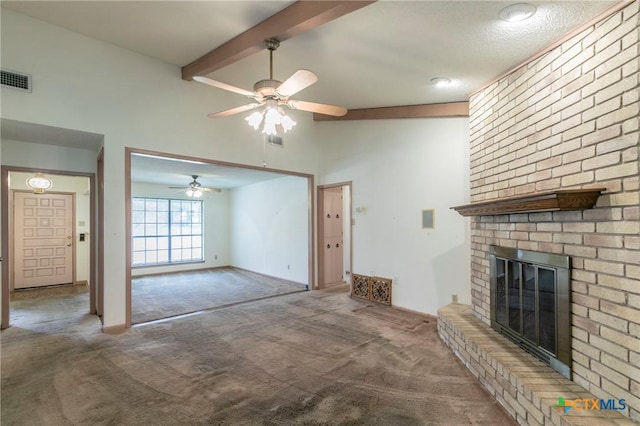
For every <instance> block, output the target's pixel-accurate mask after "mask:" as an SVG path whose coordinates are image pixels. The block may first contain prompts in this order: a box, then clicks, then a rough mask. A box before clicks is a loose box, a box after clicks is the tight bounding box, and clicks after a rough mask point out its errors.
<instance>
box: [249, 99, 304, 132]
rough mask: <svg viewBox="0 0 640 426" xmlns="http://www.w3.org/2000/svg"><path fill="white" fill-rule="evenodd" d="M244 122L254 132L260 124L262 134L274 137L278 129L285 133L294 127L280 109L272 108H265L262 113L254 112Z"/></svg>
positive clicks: (290, 119)
mask: <svg viewBox="0 0 640 426" xmlns="http://www.w3.org/2000/svg"><path fill="white" fill-rule="evenodd" d="M245 120H246V121H247V123H249V125H250V126H251V127H253V128H254V129H255V130H258V128H259V127H260V124H261V123H262V124H263V126H262V133H264V134H266V135H276V134H277V133H278V129H279V128H281V129H282V130H283V131H284V132H285V133H287V132H288V131H289V130H291V129H292V128H293V126H295V125H296V122H295V121H293V119H292V118H291V117H289V116H288V115H287V114H285V112H284V111H283V109H282V108H279V107H273V106H270V107H267V108H265V109H264V110H263V111H262V112H258V111H254V112H253V113H252V114H251V115H250V116H248V117H246V118H245Z"/></svg>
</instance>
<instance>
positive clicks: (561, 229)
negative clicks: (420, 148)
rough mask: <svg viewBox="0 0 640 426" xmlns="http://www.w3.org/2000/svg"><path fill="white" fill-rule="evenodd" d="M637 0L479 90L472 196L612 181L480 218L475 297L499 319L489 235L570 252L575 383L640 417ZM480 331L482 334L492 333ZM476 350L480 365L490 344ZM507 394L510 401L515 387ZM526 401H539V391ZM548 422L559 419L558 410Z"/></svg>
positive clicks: (511, 243)
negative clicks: (558, 204)
mask: <svg viewBox="0 0 640 426" xmlns="http://www.w3.org/2000/svg"><path fill="white" fill-rule="evenodd" d="M638 5H639V2H638V0H635V1H633V2H631V3H627V4H626V6H624V7H622V8H621V9H620V10H618V11H617V12H615V13H613V14H612V15H610V16H608V17H607V18H605V19H603V20H602V21H600V22H599V23H597V24H595V25H592V26H590V27H589V28H587V29H585V30H583V31H581V32H580V33H578V34H576V35H574V36H572V37H571V38H569V39H567V40H566V41H564V42H562V43H561V44H559V45H558V46H557V47H555V48H553V49H552V50H550V51H548V52H547V53H545V54H544V55H542V56H540V57H538V58H537V59H535V60H533V61H531V62H529V63H528V64H526V65H524V66H522V67H520V68H518V69H517V70H515V71H513V72H512V73H510V74H508V75H506V76H505V77H503V78H501V79H499V80H498V81H496V82H494V83H493V84H491V85H490V86H488V87H486V88H484V89H482V90H480V91H479V92H476V93H474V94H473V95H472V96H471V98H470V128H471V138H470V140H471V143H470V160H471V171H470V181H471V199H470V202H471V203H478V202H484V201H488V200H497V199H502V198H505V197H513V196H519V195H527V194H536V193H541V192H546V191H553V190H559V189H562V190H564V189H576V188H595V187H598V188H606V190H605V191H604V192H603V193H602V194H601V195H600V196H599V198H598V200H597V204H596V205H595V206H594V208H592V209H584V210H583V209H577V210H570V211H555V212H550V211H547V212H535V213H515V214H496V215H486V216H477V217H472V218H471V220H470V226H471V296H472V304H471V306H470V307H469V308H468V311H469V313H472V314H473V317H474V318H475V320H476V321H477V322H478V323H479V324H481V325H487V326H488V325H490V324H491V313H490V287H491V286H490V252H489V251H490V246H500V247H507V248H514V249H521V250H529V251H535V252H547V253H554V254H559V255H563V256H569V257H570V258H571V273H570V297H571V318H570V323H571V336H572V337H571V361H572V362H571V364H572V374H571V381H572V382H570V383H572V384H573V386H578V388H577V389H575V391H576V392H580V391H584V392H588V393H590V394H592V395H594V396H595V397H596V398H601V399H616V400H619V399H624V400H625V401H626V408H625V409H624V410H620V411H619V413H620V414H622V415H623V416H626V417H628V418H630V419H632V420H634V421H636V422H640V236H639V235H640V190H639V187H640V184H639V170H638V169H639V160H638V151H639V147H640V131H639V128H640V118H639V115H640V100H639V99H640V96H639V95H640V84H639V81H640V72H639V64H640V53H639V52H640V47H639V46H640V45H639V42H638V39H639V33H640V30H639V24H638V22H639V12H638V9H639V6H638ZM453 308H455V309H454V310H457V311H458V312H461V310H463V309H462V308H461V307H451V309H453ZM465 318H466V317H465ZM467 320H468V318H467V319H465V321H467ZM442 322H443V329H442V330H441V336H442V337H443V339H444V340H445V342H447V344H450V345H451V346H452V348H453V347H454V341H455V337H456V336H455V335H454V334H455V333H456V332H454V331H451V333H452V334H451V335H449V334H448V332H446V331H445V328H446V327H448V326H453V322H455V321H451V320H450V319H443V320H442ZM465 324H466V325H464V326H461V327H462V328H465V329H468V330H474V333H479V332H480V330H481V329H482V330H483V331H482V333H485V331H484V328H482V327H480V326H478V327H475V326H472V325H469V324H467V323H466V322H465ZM445 326H446V327H445ZM443 333H444V334H443ZM488 335H490V334H487V336H488ZM482 336H483V337H482V338H480V340H478V341H486V340H487V338H486V336H485V335H484V334H483V335H482ZM458 337H460V338H461V339H462V338H463V336H461V335H460V336H458ZM498 340H499V341H500V342H501V340H500V339H498ZM474 342H475V343H473V344H472V345H470V346H469V347H470V348H473V347H474V345H476V344H477V342H476V341H474ZM455 345H458V343H455ZM456 347H457V346H456ZM454 350H457V349H455V348H454ZM501 350H503V349H501ZM509 351H511V349H509ZM477 352H479V353H480V356H479V357H478V361H477V363H478V366H480V365H481V364H482V362H481V360H482V359H483V357H482V354H483V353H484V350H483V349H478V350H477ZM459 356H460V354H459ZM465 363H466V362H465ZM485 363H489V364H490V363H491V361H487V360H486V359H485ZM469 365H470V363H469ZM478 368H479V367H478ZM536 368H537V367H536ZM476 370H477V369H476ZM489 370H490V369H489ZM489 370H483V371H489ZM483 374H484V373H483ZM507 377H509V375H507ZM479 378H480V377H479ZM480 380H481V381H482V382H483V383H485V385H486V383H488V382H490V381H492V380H493V381H498V379H497V378H496V377H495V375H494V377H493V378H488V377H485V378H480ZM516 388H517V386H516ZM538 389H541V388H540V387H539V386H538ZM542 390H543V389H542ZM520 391H521V392H523V390H520ZM514 392H515V393H514V395H511V396H510V398H511V399H513V400H514V401H520V397H519V395H518V390H517V389H516V390H515V391H514ZM492 393H493V394H495V393H496V392H495V391H493V392H492ZM498 399H499V401H500V400H501V403H503V405H505V406H506V405H507V403H506V402H505V399H506V397H505V396H503V395H500V397H499V398H498ZM523 399H526V398H524V397H523ZM527 401H528V402H527V403H529V404H531V403H532V401H533V399H531V398H529V399H527ZM524 404H525V403H524V402H523V403H522V404H520V406H519V410H524V411H522V412H521V411H516V410H515V409H513V408H510V409H509V410H510V412H511V413H512V414H514V416H516V417H518V418H519V419H520V420H522V419H526V420H522V421H524V422H527V423H531V424H534V423H535V422H536V421H537V422H539V423H543V422H544V419H543V418H542V417H544V415H543V416H542V417H540V414H539V413H537V414H536V416H535V417H532V418H530V419H528V418H527V416H526V413H527V412H528V411H532V410H533V408H531V410H528V409H526V408H524V409H523V408H522V407H523V406H524ZM533 405H535V404H533ZM543 411H544V410H543ZM547 411H548V410H547ZM540 420H543V421H542V422H541V421H540ZM547 421H550V422H551V423H556V421H557V422H560V420H558V417H557V416H556V418H555V420H552V419H551V416H550V417H549V419H548V420H547Z"/></svg>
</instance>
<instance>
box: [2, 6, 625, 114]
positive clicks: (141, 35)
mask: <svg viewBox="0 0 640 426" xmlns="http://www.w3.org/2000/svg"><path fill="white" fill-rule="evenodd" d="M291 3H292V2H288V1H286V2H277V1H276V2H273V1H170V2H166V1H142V2H140V1H18V2H12V1H3V2H2V7H6V8H9V9H12V10H15V11H18V12H21V13H25V14H27V15H30V16H33V17H35V18H38V19H41V20H44V21H47V22H51V23H53V24H55V25H59V26H62V27H65V28H68V29H70V30H72V31H76V32H80V33H82V34H86V35H88V36H91V37H94V38H97V39H100V40H104V41H106V42H109V43H113V44H115V45H118V46H121V47H125V48H127V49H131V50H134V51H136V52H140V53H142V54H145V55H148V56H152V57H155V58H159V59H161V60H163V61H166V62H169V63H173V64H175V65H179V66H183V65H186V64H188V63H189V62H191V61H193V60H194V59H197V58H199V57H200V56H202V55H204V54H205V53H207V52H209V51H210V50H212V49H214V48H216V47H218V46H220V45H221V44H223V43H224V42H226V41H228V40H230V39H232V38H233V37H235V36H237V35H238V34H240V33H242V32H243V31H245V30H247V29H249V28H251V27H252V26H254V25H255V24H257V23H258V22H260V21H262V20H264V19H265V18H267V17H269V16H271V15H273V14H274V13H276V12H278V11H279V10H281V9H283V8H285V7H286V6H288V5H290V4H291ZM511 3H517V1H514V2H506V1H379V2H377V3H374V4H371V5H369V6H366V7H364V8H362V9H359V10H357V11H355V12H353V13H351V14H348V15H346V16H343V17H341V18H338V19H337V20H335V21H332V22H329V23H328V24H325V25H322V26H320V27H318V28H316V29H313V30H311V31H308V32H305V33H302V34H300V35H298V36H296V37H294V38H292V39H289V40H287V41H285V42H283V43H282V45H281V46H280V48H279V49H278V51H276V53H275V70H274V72H275V77H276V78H277V79H279V80H284V79H285V78H286V77H288V76H289V75H290V74H292V73H293V72H294V71H295V70H297V69H300V68H306V69H310V70H312V71H314V72H315V73H316V74H318V76H319V78H320V80H319V82H318V83H316V84H315V85H313V86H311V87H309V88H308V89H305V90H304V91H303V92H301V93H300V94H299V96H296V97H298V98H300V99H302V100H310V101H316V102H323V103H330V104H338V105H344V106H346V107H348V108H352V109H353V108H365V107H381V106H396V105H411V104H424V103H441V102H451V101H464V100H466V99H467V98H468V96H469V94H470V93H471V92H473V91H474V90H476V89H478V88H479V87H481V86H482V85H483V84H485V83H486V82H488V81H490V80H492V79H494V78H495V77H497V76H498V75H500V74H501V73H502V72H504V71H505V70H507V69H509V68H511V67H513V66H514V65H516V64H519V63H520V62H522V61H523V60H525V59H527V58H528V57H530V56H531V55H533V54H535V53H536V52H538V51H540V50H541V49H542V48H544V47H545V46H547V45H549V44H551V43H552V42H554V41H556V40H557V39H559V38H560V37H562V36H563V35H565V34H566V33H568V32H569V31H570V30H572V29H574V28H576V27H578V26H579V25H581V24H583V23H585V22H587V21H589V19H590V18H592V17H594V16H595V15H597V14H598V13H599V12H601V11H603V10H604V9H606V8H607V7H609V6H611V5H612V4H613V3H615V2H613V1H597V0H590V1H533V2H531V3H532V4H534V5H536V7H537V13H536V14H535V15H534V16H533V17H532V18H531V19H529V20H527V21H524V22H519V23H507V22H504V21H501V20H500V19H499V12H500V10H501V9H502V8H504V7H505V6H507V5H509V4H511ZM210 76H211V77H212V78H215V79H217V80H220V81H223V82H227V83H230V84H233V85H236V86H239V87H242V88H246V89H251V88H252V86H253V83H255V82H256V81H257V80H261V79H263V78H266V77H268V54H267V53H266V51H265V52H261V53H258V54H255V55H253V56H250V57H248V58H246V59H244V60H241V61H239V62H236V63H235V64H232V65H230V66H227V67H226V68H223V69H221V70H218V71H216V72H214V73H213V74H211V75H210ZM438 76H443V77H448V78H450V79H452V80H453V84H452V85H451V86H450V87H447V88H436V87H435V86H433V85H432V84H431V83H430V80H431V78H433V77H438ZM193 84H199V83H195V82H194V83H193ZM202 90H208V91H217V90H218V89H214V88H210V87H207V86H204V85H203V87H202ZM212 93H215V92H212ZM243 100H244V99H243V98H242V97H239V98H238V103H237V105H239V104H241V103H242V101H243ZM229 106H230V107H231V106H235V105H229ZM207 112H211V111H207Z"/></svg>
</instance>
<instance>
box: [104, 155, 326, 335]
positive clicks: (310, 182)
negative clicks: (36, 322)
mask: <svg viewBox="0 0 640 426" xmlns="http://www.w3.org/2000/svg"><path fill="white" fill-rule="evenodd" d="M134 154H141V155H151V156H155V157H164V158H170V159H174V160H182V161H193V162H199V163H206V164H214V165H219V166H227V167H235V168H239V169H249V170H261V171H266V172H274V173H279V174H282V175H287V176H297V177H301V178H305V179H306V180H307V194H308V207H307V211H308V216H307V222H308V226H307V230H308V240H309V241H308V250H309V255H308V260H307V263H308V265H309V266H308V280H307V281H308V283H309V288H310V289H317V288H318V287H317V283H315V282H314V277H315V270H314V266H315V262H314V259H315V248H316V244H315V241H314V238H315V233H314V232H313V230H314V229H313V213H314V211H315V208H314V199H313V188H314V186H315V184H314V175H311V174H308V173H300V172H294V171H290V170H280V169H272V168H270V167H265V166H252V165H249V164H240V163H231V162H228V161H220V160H212V159H208V158H200V157H191V156H188V155H181V154H172V153H167V152H161V151H154V150H149V149H141V148H131V147H125V148H124V180H125V188H124V204H125V209H124V213H125V240H126V242H125V323H124V328H125V329H126V328H130V327H131V325H132V323H131V279H132V274H131V269H132V267H131V247H132V242H131V235H132V230H131V227H132V226H131V216H132V213H131V183H132V181H131V156H132V155H134ZM116 327H118V328H117V329H118V330H120V327H121V326H116Z"/></svg>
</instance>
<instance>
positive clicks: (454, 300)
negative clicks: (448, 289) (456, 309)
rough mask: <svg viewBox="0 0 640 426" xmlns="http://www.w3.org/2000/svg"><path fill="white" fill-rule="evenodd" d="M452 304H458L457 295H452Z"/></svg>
mask: <svg viewBox="0 0 640 426" xmlns="http://www.w3.org/2000/svg"><path fill="white" fill-rule="evenodd" d="M451 303H458V295H457V294H452V295H451Z"/></svg>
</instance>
